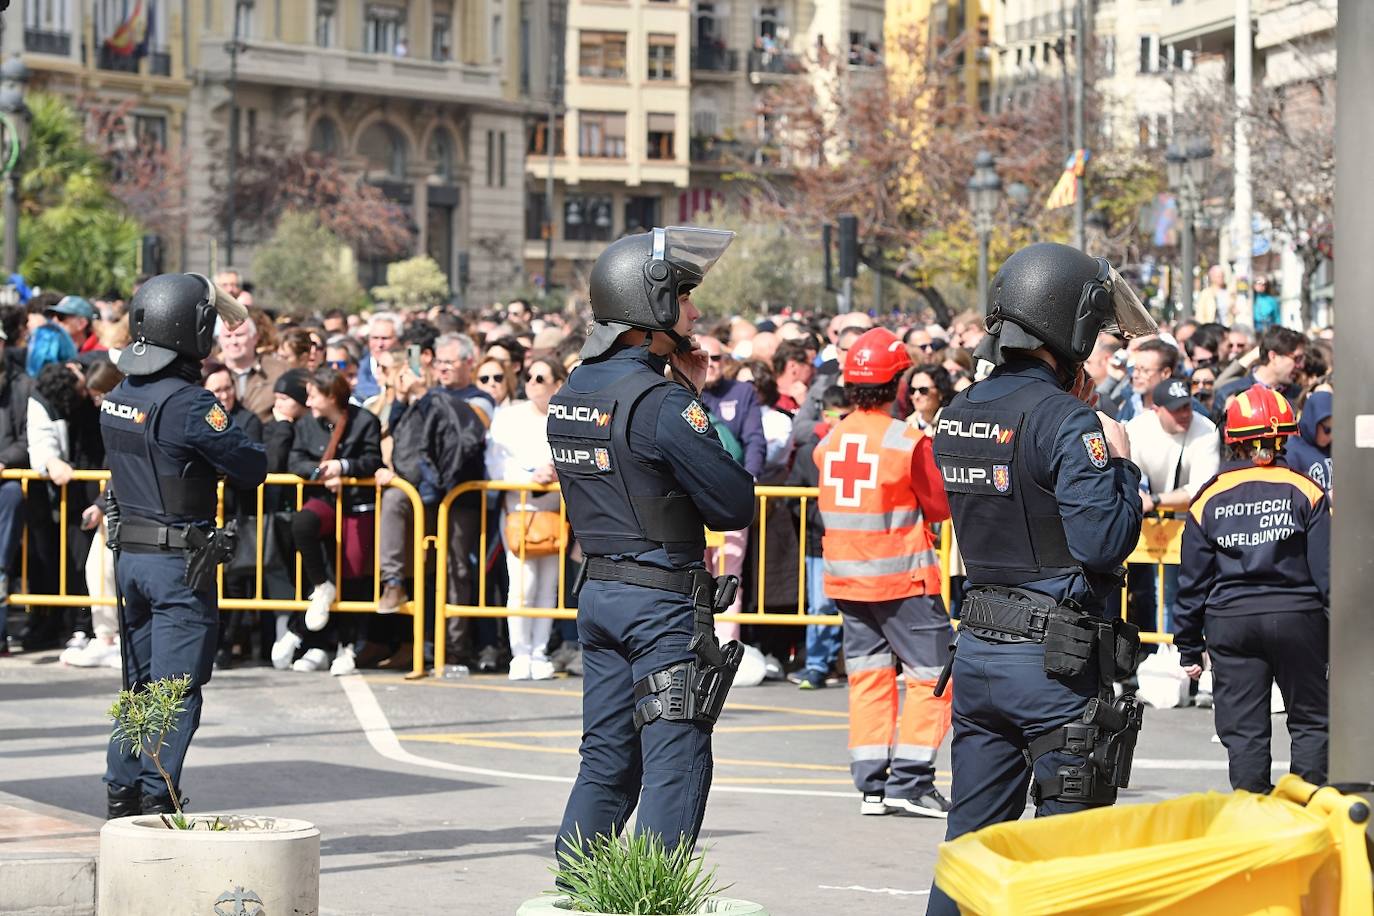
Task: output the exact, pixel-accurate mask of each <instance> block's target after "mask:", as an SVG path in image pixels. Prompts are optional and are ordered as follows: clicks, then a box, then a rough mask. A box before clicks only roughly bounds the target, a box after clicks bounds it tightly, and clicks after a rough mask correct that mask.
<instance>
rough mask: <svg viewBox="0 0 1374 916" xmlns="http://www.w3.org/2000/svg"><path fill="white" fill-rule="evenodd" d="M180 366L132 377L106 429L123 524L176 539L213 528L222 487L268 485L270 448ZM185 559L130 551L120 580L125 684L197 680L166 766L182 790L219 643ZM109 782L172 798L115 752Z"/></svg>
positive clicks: (137, 763) (118, 392)
mask: <svg viewBox="0 0 1374 916" xmlns="http://www.w3.org/2000/svg"><path fill="white" fill-rule="evenodd" d="M175 373H176V370H175V364H174V367H173V368H171V369H168V370H164V371H163V372H161V373H158V374H155V375H151V376H132V377H130V378H128V379H126V380H125V381H123V382H121V383H120V384H119V385H118V386H117V387H116V388H115V389H114V390H113V391H111V392H110V393H109V394H108V395H106V396H105V399H104V402H103V403H102V404H101V417H100V426H101V432H102V434H103V436H104V439H105V449H106V457H107V460H108V462H109V465H110V489H111V490H112V491H113V492H114V498H115V501H116V502H117V503H118V505H119V510H120V524H121V526H130V528H134V527H137V528H139V529H141V530H143V531H150V530H151V531H156V530H158V529H166V530H168V531H169V532H177V531H180V530H182V529H184V527H186V526H197V527H203V528H207V529H208V528H210V527H211V526H213V524H214V516H215V508H216V506H215V503H216V492H215V487H216V481H217V479H218V476H219V475H220V474H224V475H227V476H228V478H229V485H230V486H232V487H235V488H240V489H250V488H253V487H257V486H258V485H259V484H261V483H262V481H263V479H264V478H265V477H266V475H267V455H266V452H265V451H264V449H263V446H262V445H260V444H258V443H256V442H253V441H251V440H250V439H249V438H248V436H247V435H246V434H245V433H244V431H243V430H242V429H241V428H239V427H238V426H235V425H233V424H232V423H231V422H230V420H229V416H228V413H227V412H226V411H225V409H224V407H223V406H222V405H221V404H220V403H219V401H218V400H216V399H215V396H214V395H212V394H210V392H208V391H206V390H205V389H203V388H201V387H200V386H198V385H195V384H192V383H190V382H189V381H186V380H185V379H184V378H181V377H178V376H177V375H176V374H175ZM185 573H186V556H185V553H184V551H183V550H181V549H175V548H159V547H156V546H148V545H142V544H137V545H136V544H128V545H124V546H122V548H121V551H120V556H119V561H118V565H117V569H116V577H117V579H118V584H119V588H120V592H121V595H122V597H123V616H124V619H123V624H124V633H125V634H126V636H125V640H124V645H123V649H122V652H123V657H124V665H125V682H126V684H128V685H129V686H130V687H131V688H138V687H141V686H143V685H144V684H146V683H148V682H149V681H150V680H156V679H158V678H163V677H179V676H181V675H187V674H189V675H190V676H191V683H192V688H191V692H190V694H189V695H188V697H187V701H186V710H185V712H184V713H182V715H181V717H180V718H179V720H178V722H177V728H176V730H175V731H174V732H172V733H171V734H170V735H168V737H167V742H166V744H165V745H164V747H163V751H162V764H163V766H164V767H165V768H166V770H167V773H168V775H170V776H171V778H172V782H173V784H174V785H177V784H179V780H180V776H181V767H182V763H183V762H184V760H185V758H186V751H187V748H188V747H189V746H190V743H191V737H192V735H194V734H195V731H196V727H197V726H198V725H199V723H200V710H201V687H202V685H204V684H205V683H206V682H207V681H209V680H210V670H211V663H212V662H213V660H214V656H215V646H216V642H217V633H218V625H219V620H218V608H217V606H216V598H215V593H214V591H213V590H210V589H205V590H199V591H198V590H195V589H192V588H191V587H190V586H188V585H187V584H186V581H185ZM105 782H106V783H107V784H108V785H109V786H110V788H111V789H112V790H117V791H131V790H132V791H139V790H141V791H142V793H143V795H144V796H145V798H146V797H148V796H152V797H154V798H155V799H162V800H166V799H167V787H166V784H165V783H164V782H163V781H162V778H161V776H160V775H159V774H158V772H157V769H156V767H154V766H153V763H152V761H151V760H150V759H149V758H148V757H147V755H143V756H142V757H139V758H135V757H134V756H133V755H132V754H129V753H126V752H125V751H124V750H123V749H122V747H121V745H120V744H119V743H117V742H115V741H111V742H110V746H109V751H108V753H107V755H106V771H105Z"/></svg>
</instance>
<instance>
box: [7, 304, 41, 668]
mask: <svg viewBox="0 0 1374 916" xmlns="http://www.w3.org/2000/svg"><path fill="white" fill-rule="evenodd" d="M8 339H9V338H8V337H7V336H6V334H5V332H4V331H0V471H3V470H5V469H6V468H26V467H28V466H29V434H28V404H29V393H30V391H31V390H32V388H33V380H32V379H30V378H29V377H28V375H26V374H25V373H24V369H23V366H22V365H20V364H17V363H15V362H13V361H11V360H9V359H6V358H5V347H6V344H7V341H8ZM23 529H24V492H23V490H22V489H21V484H20V483H19V481H17V480H6V481H4V482H3V483H0V655H8V654H9V648H8V644H7V642H6V633H7V632H8V626H7V623H6V619H5V618H6V617H7V616H8V614H9V594H10V577H9V573H10V570H11V569H12V568H13V567H14V563H15V560H16V559H17V557H18V552H19V543H20V539H21V537H22V534H23Z"/></svg>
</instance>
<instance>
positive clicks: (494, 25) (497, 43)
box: [491, 13, 506, 64]
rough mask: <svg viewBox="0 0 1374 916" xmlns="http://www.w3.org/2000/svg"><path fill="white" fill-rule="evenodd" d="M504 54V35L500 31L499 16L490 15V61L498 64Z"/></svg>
mask: <svg viewBox="0 0 1374 916" xmlns="http://www.w3.org/2000/svg"><path fill="white" fill-rule="evenodd" d="M505 53H506V39H505V33H504V32H503V31H502V25H501V14H500V13H492V15H491V59H492V61H493V62H494V63H498V64H499V63H500V62H501V58H502V57H504V56H505Z"/></svg>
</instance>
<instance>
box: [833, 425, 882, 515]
mask: <svg viewBox="0 0 1374 916" xmlns="http://www.w3.org/2000/svg"><path fill="white" fill-rule="evenodd" d="M866 442H867V439H866V438H865V437H864V436H862V435H854V434H849V435H845V436H841V437H840V447H839V448H838V449H836V450H835V451H832V452H828V453H827V454H826V456H825V460H824V465H825V466H824V467H823V468H821V484H822V486H827V487H834V488H835V505H837V506H845V507H847V508H851V509H852V508H855V507H857V506H859V505H860V504H861V502H862V497H863V491H864V490H872V489H874V488H876V487H877V486H878V456H877V455H876V454H875V453H873V452H866V451H864V445H865V444H866Z"/></svg>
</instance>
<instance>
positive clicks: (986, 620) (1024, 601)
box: [959, 587, 1083, 643]
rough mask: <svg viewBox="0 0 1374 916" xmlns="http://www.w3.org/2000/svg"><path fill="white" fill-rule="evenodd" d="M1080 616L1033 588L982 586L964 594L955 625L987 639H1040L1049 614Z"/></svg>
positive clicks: (1049, 618) (993, 640)
mask: <svg viewBox="0 0 1374 916" xmlns="http://www.w3.org/2000/svg"><path fill="white" fill-rule="evenodd" d="M1082 616H1083V615H1082V614H1081V613H1076V612H1074V611H1071V610H1069V609H1068V608H1063V607H1061V606H1060V605H1059V604H1058V603H1057V602H1055V600H1054V599H1053V598H1050V597H1049V596H1047V595H1041V594H1039V593H1037V592H1030V591H1025V590H1023V589H1017V588H988V587H982V588H975V589H973V590H971V591H969V592H968V593H967V594H966V595H965V597H964V602H963V605H962V609H961V611H960V614H959V628H960V629H966V630H968V631H969V632H971V633H973V634H974V635H975V636H978V637H981V638H982V639H985V640H987V641H989V642H996V643H1020V642H1034V643H1041V642H1044V641H1045V631H1046V629H1047V628H1048V626H1049V622H1050V620H1051V618H1065V619H1068V620H1077V619H1079V618H1080V617H1082Z"/></svg>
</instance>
